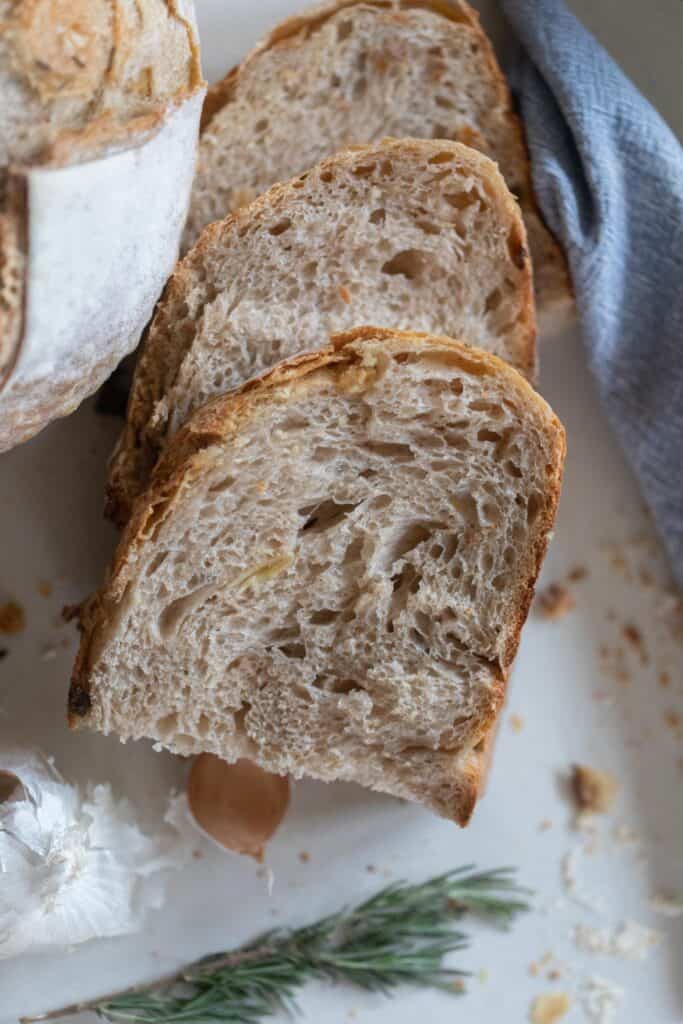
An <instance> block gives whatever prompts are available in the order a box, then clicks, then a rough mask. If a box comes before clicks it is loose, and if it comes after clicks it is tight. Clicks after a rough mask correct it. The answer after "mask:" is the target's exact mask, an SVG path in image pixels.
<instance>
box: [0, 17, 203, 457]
mask: <svg viewBox="0 0 683 1024" xmlns="http://www.w3.org/2000/svg"><path fill="white" fill-rule="evenodd" d="M204 91H205V90H204V83H203V81H202V77H201V70H200V65H199V54H198V45H197V37H196V29H195V25H194V10H193V6H192V3H191V2H186V0H178V2H175V0H167V2H163V0H140V2H136V0H115V2H114V3H110V2H108V0H107V2H105V0H88V2H87V3H86V2H85V0H73V2H72V0H26V2H25V3H21V4H15V3H12V2H10V0H0V451H2V450H5V449H8V448H11V447H13V446H14V445H15V444H18V443H20V442H21V441H24V440H27V439H28V438H29V437H31V436H32V435H33V434H35V433H36V432H37V431H38V430H40V429H41V428H42V427H43V426H45V425H46V424H47V423H48V422H50V420H52V419H54V418H55V417H57V416H62V415H65V414H67V413H69V412H71V411H72V410H73V409H74V408H75V407H76V406H77V405H78V404H79V402H80V401H81V400H82V399H83V398H84V397H86V396H87V395H88V394H90V393H92V391H94V390H95V389H96V388H97V387H98V386H99V384H101V383H102V381H103V380H104V379H105V378H106V376H107V375H108V374H109V373H110V372H111V370H112V369H113V368H114V367H115V366H116V364H117V363H118V361H119V360H120V359H121V358H122V357H123V356H124V355H125V354H126V353H127V352H129V351H130V350H131V349H132V348H133V347H134V346H135V345H136V344H137V342H138V340H139V337H140V334H141V332H142V329H143V328H144V325H145V323H146V322H147V320H148V319H149V316H150V314H151V312H152V309H153V306H154V302H155V301H156V299H157V297H158V295H159V293H160V291H161V288H162V287H163V283H164V281H165V280H166V278H167V276H168V274H169V273H170V271H171V269H172V267H173V264H174V262H175V259H176V256H177V248H178V240H179V237H180V232H181V230H182V226H183V222H184V219H185V216H186V212H187V204H188V199H189V191H190V187H191V181H192V175H193V171H194V161H195V151H196V137H197V127H198V123H199V118H200V111H201V105H202V100H203V96H204Z"/></svg>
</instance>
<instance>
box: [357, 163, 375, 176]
mask: <svg viewBox="0 0 683 1024" xmlns="http://www.w3.org/2000/svg"><path fill="white" fill-rule="evenodd" d="M376 166H377V165H376V164H356V166H355V167H354V168H353V171H352V173H353V175H354V177H356V178H369V177H370V175H371V174H374V173H375V168H376Z"/></svg>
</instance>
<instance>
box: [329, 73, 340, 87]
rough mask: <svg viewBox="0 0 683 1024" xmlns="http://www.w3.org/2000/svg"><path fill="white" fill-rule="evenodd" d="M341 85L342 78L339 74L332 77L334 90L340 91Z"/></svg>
mask: <svg viewBox="0 0 683 1024" xmlns="http://www.w3.org/2000/svg"><path fill="white" fill-rule="evenodd" d="M340 85H341V78H340V77H339V75H337V74H333V75H330V86H331V88H332V89H338V88H339V86H340Z"/></svg>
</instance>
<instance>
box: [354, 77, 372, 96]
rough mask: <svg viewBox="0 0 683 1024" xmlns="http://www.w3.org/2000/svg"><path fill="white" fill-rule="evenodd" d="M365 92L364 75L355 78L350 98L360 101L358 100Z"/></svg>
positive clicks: (366, 87) (366, 83)
mask: <svg viewBox="0 0 683 1024" xmlns="http://www.w3.org/2000/svg"><path fill="white" fill-rule="evenodd" d="M367 91H368V80H367V78H366V77H365V75H361V76H360V78H357V79H356V81H355V82H354V83H353V89H352V91H351V97H352V99H354V100H360V99H362V98H363V96H365V93H366V92H367Z"/></svg>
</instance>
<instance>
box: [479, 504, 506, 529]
mask: <svg viewBox="0 0 683 1024" xmlns="http://www.w3.org/2000/svg"><path fill="white" fill-rule="evenodd" d="M482 512H483V513H484V519H485V520H486V522H487V523H488V524H489V525H490V526H499V525H500V521H501V518H502V515H501V511H500V508H499V506H498V505H496V504H495V503H494V502H493V501H487V502H485V503H484V506H483V508H482Z"/></svg>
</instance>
